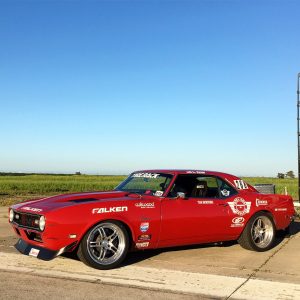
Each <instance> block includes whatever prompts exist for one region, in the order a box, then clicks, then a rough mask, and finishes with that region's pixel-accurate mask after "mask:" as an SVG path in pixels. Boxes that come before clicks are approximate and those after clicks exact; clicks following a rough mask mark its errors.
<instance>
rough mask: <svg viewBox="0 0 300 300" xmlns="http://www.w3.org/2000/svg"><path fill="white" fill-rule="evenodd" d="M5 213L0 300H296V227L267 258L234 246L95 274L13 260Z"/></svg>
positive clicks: (163, 255)
mask: <svg viewBox="0 0 300 300" xmlns="http://www.w3.org/2000/svg"><path fill="white" fill-rule="evenodd" d="M6 213H7V209H3V208H0V280H1V284H0V295H1V297H0V298H1V299H11V298H12V297H14V298H16V299H19V298H22V299H29V298H31V299H32V298H33V297H38V296H45V295H47V297H48V298H50V299H56V298H57V299H58V298H60V299H61V298H67V299H68V297H69V298H71V297H72V299H77V298H78V299H79V298H80V299H85V298H87V299H93V298H96V297H97V299H99V298H101V299H112V298H119V299H129V298H130V299H132V298H133V297H135V296H136V297H139V299H150V297H151V299H153V297H154V298H157V299H169V298H170V299H207V298H213V299H289V300H291V299H300V259H299V258H298V256H299V250H300V223H295V224H294V225H293V228H292V234H291V236H290V237H285V238H282V239H278V244H277V246H276V247H275V248H274V249H272V250H270V251H268V252H263V253H257V252H252V251H247V250H244V249H242V248H241V247H240V246H239V245H237V244H236V243H227V244H224V245H222V246H220V245H202V246H201V245H198V246H193V247H180V248H172V249H163V250H153V251H150V250H149V251H144V252H137V253H133V254H130V255H129V257H128V259H127V260H126V261H125V263H124V265H123V266H122V267H121V268H119V269H115V270H110V271H99V270H94V269H92V268H89V267H87V266H85V265H84V264H82V263H81V262H80V261H78V260H77V259H76V258H75V257H72V256H64V257H58V258H56V259H54V260H52V261H49V262H45V261H41V260H37V259H35V258H33V257H28V256H24V255H21V254H19V253H17V252H16V250H15V249H14V248H13V244H14V243H15V242H16V240H17V239H16V237H15V236H14V233H13V231H12V230H11V228H10V226H9V225H8V222H7V219H6V218H5V216H6Z"/></svg>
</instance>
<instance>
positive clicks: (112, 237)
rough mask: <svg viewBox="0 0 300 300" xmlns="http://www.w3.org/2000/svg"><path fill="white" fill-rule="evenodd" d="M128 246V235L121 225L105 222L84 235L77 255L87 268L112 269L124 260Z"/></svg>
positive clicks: (115, 222) (114, 222)
mask: <svg viewBox="0 0 300 300" xmlns="http://www.w3.org/2000/svg"><path fill="white" fill-rule="evenodd" d="M128 246H129V237H128V233H127V230H126V228H125V227H124V226H123V225H122V223H120V222H117V221H106V222H102V223H99V224H97V225H95V226H94V227H92V228H91V229H90V230H89V231H88V232H87V233H86V234H85V236H84V237H83V239H82V241H81V243H80V245H79V248H78V252H77V255H78V257H79V258H80V260H81V261H82V262H84V263H85V264H87V265H88V266H91V267H93V268H96V269H102V270H106V269H112V268H115V267H117V266H118V265H119V264H120V263H121V262H122V261H123V260H124V258H125V257H126V254H127V252H128Z"/></svg>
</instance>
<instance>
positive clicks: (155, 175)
mask: <svg viewBox="0 0 300 300" xmlns="http://www.w3.org/2000/svg"><path fill="white" fill-rule="evenodd" d="M158 176H159V174H157V173H134V174H132V177H141V178H157V177H158Z"/></svg>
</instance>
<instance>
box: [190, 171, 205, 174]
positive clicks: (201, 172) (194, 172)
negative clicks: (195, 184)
mask: <svg viewBox="0 0 300 300" xmlns="http://www.w3.org/2000/svg"><path fill="white" fill-rule="evenodd" d="M186 174H205V172H204V171H186Z"/></svg>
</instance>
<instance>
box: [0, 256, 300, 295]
mask: <svg viewBox="0 0 300 300" xmlns="http://www.w3.org/2000/svg"><path fill="white" fill-rule="evenodd" d="M0 269H2V270H6V271H11V272H18V273H20V272H24V273H31V274H36V275H41V276H45V277H55V278H67V279H74V280H82V281H90V282H103V283H107V284H114V285H122V286H134V287H140V288H147V289H155V290H165V291H172V292H180V293H191V294H199V295H207V296H212V297H220V298H227V297H228V296H229V295H231V294H232V293H233V292H234V291H235V290H236V289H237V288H238V287H239V286H240V285H241V284H243V283H244V282H245V281H246V280H247V278H241V277H229V276H221V275H212V274H200V273H191V272H182V271H175V270H165V269H156V268H145V267H138V266H126V267H122V268H119V269H114V270H108V271H101V270H95V269H92V268H89V267H87V266H85V265H84V264H83V263H81V262H79V261H76V260H72V259H67V258H62V257H58V258H56V259H54V260H52V261H48V262H45V261H41V260H38V259H36V258H33V257H28V256H24V255H21V254H14V253H3V252H0ZM287 297H288V298H287ZM230 299H251V300H252V299H263V300H264V299H300V285H298V284H289V283H279V282H271V281H265V280H256V279H250V280H249V281H248V282H247V283H246V284H244V285H243V286H242V287H241V289H239V290H238V291H237V292H236V293H234V294H233V295H232V296H231V297H230Z"/></svg>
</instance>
